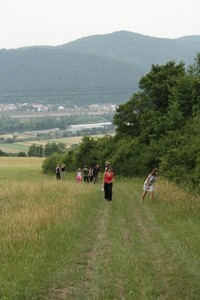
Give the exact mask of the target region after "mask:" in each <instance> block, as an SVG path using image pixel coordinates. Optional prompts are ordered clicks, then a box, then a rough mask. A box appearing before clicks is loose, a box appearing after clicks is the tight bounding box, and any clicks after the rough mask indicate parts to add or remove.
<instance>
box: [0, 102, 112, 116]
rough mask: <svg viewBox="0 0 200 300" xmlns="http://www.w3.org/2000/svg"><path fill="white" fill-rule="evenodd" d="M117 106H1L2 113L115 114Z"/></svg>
mask: <svg viewBox="0 0 200 300" xmlns="http://www.w3.org/2000/svg"><path fill="white" fill-rule="evenodd" d="M115 110H116V104H91V105H88V106H76V105H74V106H73V107H67V106H66V105H55V104H46V105H45V104H41V103H10V104H0V112H15V111H27V112H64V113H66V114H67V112H72V111H74V112H80V111H82V112H84V111H87V112H88V113H89V112H104V113H106V112H115Z"/></svg>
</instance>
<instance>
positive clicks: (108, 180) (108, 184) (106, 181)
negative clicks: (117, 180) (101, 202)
mask: <svg viewBox="0 0 200 300" xmlns="http://www.w3.org/2000/svg"><path fill="white" fill-rule="evenodd" d="M114 177H115V176H114V173H113V170H112V168H111V167H108V168H107V170H106V171H105V172H104V175H103V186H102V187H103V188H104V198H105V200H107V201H112V188H113V181H114Z"/></svg>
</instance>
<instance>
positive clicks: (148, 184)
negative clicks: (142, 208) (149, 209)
mask: <svg viewBox="0 0 200 300" xmlns="http://www.w3.org/2000/svg"><path fill="white" fill-rule="evenodd" d="M158 173H159V170H158V169H153V171H152V172H151V173H150V174H149V175H148V177H147V179H146V180H145V182H144V185H143V190H144V192H143V194H142V199H141V202H142V203H143V201H144V198H145V196H146V194H147V192H150V202H152V199H153V195H154V184H155V181H156V179H157V176H158Z"/></svg>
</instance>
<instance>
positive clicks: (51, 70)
mask: <svg viewBox="0 0 200 300" xmlns="http://www.w3.org/2000/svg"><path fill="white" fill-rule="evenodd" d="M199 51H200V36H191V37H190V36H188V37H182V38H178V39H162V38H155V37H149V36H144V35H140V34H136V33H132V32H127V31H119V32H114V33H111V34H107V35H95V36H90V37H85V38H82V39H78V40H76V41H73V42H70V43H67V44H65V45H61V46H57V47H50V46H38V47H25V48H19V49H12V50H5V49H2V50H0V70H1V72H0V103H8V102H38V101H39V102H41V103H45V102H46V103H62V104H64V103H68V104H76V105H83V104H90V103H109V102H110V103H124V102H127V101H128V100H129V98H130V97H131V96H132V94H133V93H134V92H136V91H137V89H138V81H139V79H140V78H141V76H143V75H145V74H146V73H147V72H149V70H150V68H151V65H152V64H165V63H166V62H168V61H171V60H174V61H176V62H177V63H178V62H180V61H181V60H182V61H184V63H185V64H186V65H189V64H191V63H193V60H194V57H195V56H196V54H197V52H199Z"/></svg>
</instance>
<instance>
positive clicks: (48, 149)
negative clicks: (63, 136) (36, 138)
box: [44, 143, 66, 156]
mask: <svg viewBox="0 0 200 300" xmlns="http://www.w3.org/2000/svg"><path fill="white" fill-rule="evenodd" d="M65 150H66V146H65V144H64V143H58V144H57V143H47V144H46V145H45V147H44V156H50V155H51V154H53V153H55V152H57V153H63V152H65Z"/></svg>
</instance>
